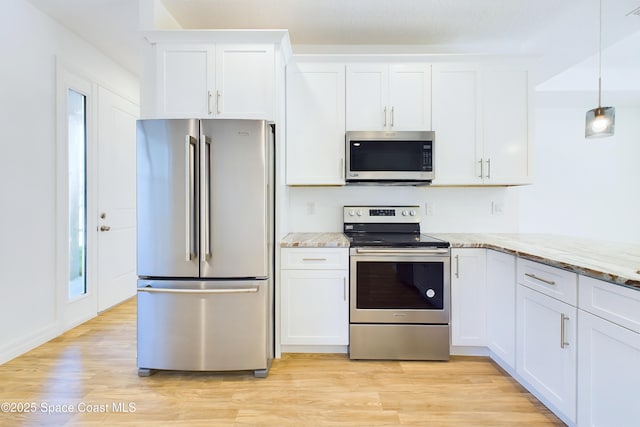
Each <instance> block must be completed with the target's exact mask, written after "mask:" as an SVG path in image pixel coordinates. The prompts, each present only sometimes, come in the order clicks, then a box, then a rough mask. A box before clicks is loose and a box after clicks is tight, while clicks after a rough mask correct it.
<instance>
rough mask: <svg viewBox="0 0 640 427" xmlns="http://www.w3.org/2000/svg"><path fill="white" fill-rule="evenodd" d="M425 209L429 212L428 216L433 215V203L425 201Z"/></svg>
mask: <svg viewBox="0 0 640 427" xmlns="http://www.w3.org/2000/svg"><path fill="white" fill-rule="evenodd" d="M424 211H425V213H426V214H427V216H433V203H425V204H424Z"/></svg>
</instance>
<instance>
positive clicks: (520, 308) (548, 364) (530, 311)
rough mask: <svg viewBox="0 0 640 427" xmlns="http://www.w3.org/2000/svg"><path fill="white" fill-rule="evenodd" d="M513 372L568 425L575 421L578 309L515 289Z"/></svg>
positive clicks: (521, 288) (520, 286)
mask: <svg viewBox="0 0 640 427" xmlns="http://www.w3.org/2000/svg"><path fill="white" fill-rule="evenodd" d="M517 301H518V302H517V318H518V321H517V329H518V333H517V347H516V370H517V372H518V374H519V375H520V376H521V377H522V378H523V379H524V380H525V381H526V383H527V384H528V385H529V386H530V387H532V389H531V391H532V392H534V394H538V395H539V396H541V397H542V398H543V399H545V400H546V401H548V402H549V403H550V404H551V405H552V406H553V407H555V409H556V410H557V411H559V412H560V413H561V414H562V415H563V416H564V417H566V418H567V419H568V420H570V421H571V422H573V423H575V421H576V375H577V373H576V354H577V341H576V325H577V319H576V316H577V309H576V308H575V307H572V306H570V305H569V304H566V303H563V302H561V301H559V300H557V299H555V298H551V297H549V296H546V295H543V294H541V293H540V292H536V291H534V290H531V289H529V288H527V287H526V286H522V285H518V288H517Z"/></svg>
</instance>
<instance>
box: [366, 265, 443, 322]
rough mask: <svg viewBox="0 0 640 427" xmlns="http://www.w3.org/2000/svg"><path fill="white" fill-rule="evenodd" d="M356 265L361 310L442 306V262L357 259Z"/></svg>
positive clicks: (438, 307)
mask: <svg viewBox="0 0 640 427" xmlns="http://www.w3.org/2000/svg"><path fill="white" fill-rule="evenodd" d="M356 265H357V272H356V273H357V274H356V278H357V279H356V280H357V282H356V307H357V308H358V309H395V310H398V309H422V310H424V309H431V310H441V309H442V308H443V298H444V292H443V288H444V271H443V270H444V264H443V263H442V262H380V261H375V262H368V261H358V263H357V264H356Z"/></svg>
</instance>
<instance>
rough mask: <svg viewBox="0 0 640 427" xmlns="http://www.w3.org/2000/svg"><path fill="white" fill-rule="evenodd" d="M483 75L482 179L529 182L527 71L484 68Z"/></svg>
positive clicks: (501, 182) (487, 181)
mask: <svg viewBox="0 0 640 427" xmlns="http://www.w3.org/2000/svg"><path fill="white" fill-rule="evenodd" d="M483 76H484V77H483V85H484V87H483V108H482V114H483V124H484V126H483V142H484V147H483V154H482V158H481V160H482V162H483V163H484V164H483V168H482V169H483V179H484V182H485V183H488V184H491V185H500V184H526V183H530V182H531V178H532V174H531V170H530V153H529V140H530V138H529V128H530V126H529V99H530V96H529V86H530V85H529V73H528V71H526V70H523V69H518V68H515V69H514V68H503V69H497V68H485V70H484V73H483Z"/></svg>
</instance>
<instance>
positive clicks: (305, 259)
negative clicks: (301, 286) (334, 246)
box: [302, 258, 327, 261]
mask: <svg viewBox="0 0 640 427" xmlns="http://www.w3.org/2000/svg"><path fill="white" fill-rule="evenodd" d="M302 260H303V261H326V260H327V259H326V258H302Z"/></svg>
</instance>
